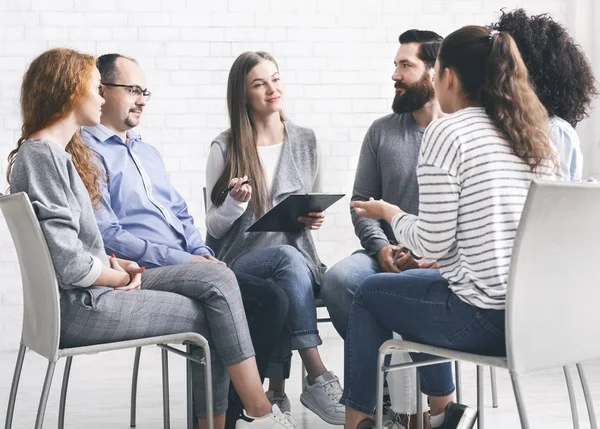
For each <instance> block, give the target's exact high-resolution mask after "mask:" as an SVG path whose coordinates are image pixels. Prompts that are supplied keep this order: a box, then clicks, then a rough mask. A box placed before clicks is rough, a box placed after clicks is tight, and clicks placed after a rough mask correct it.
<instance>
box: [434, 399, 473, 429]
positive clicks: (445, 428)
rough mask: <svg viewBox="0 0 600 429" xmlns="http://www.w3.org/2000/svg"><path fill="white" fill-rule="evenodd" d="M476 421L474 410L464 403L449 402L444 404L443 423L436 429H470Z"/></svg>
mask: <svg viewBox="0 0 600 429" xmlns="http://www.w3.org/2000/svg"><path fill="white" fill-rule="evenodd" d="M476 421H477V411H476V410H474V409H473V408H470V407H467V406H466V405H462V404H457V403H455V402H450V403H449V404H448V405H447V406H446V416H445V417H444V423H442V425H441V426H438V427H437V428H436V429H472V428H473V426H475V422H476Z"/></svg>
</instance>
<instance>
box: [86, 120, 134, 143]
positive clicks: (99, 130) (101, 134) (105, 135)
mask: <svg viewBox="0 0 600 429" xmlns="http://www.w3.org/2000/svg"><path fill="white" fill-rule="evenodd" d="M83 129H84V130H85V131H87V132H88V133H90V134H91V135H93V136H94V137H95V138H96V139H97V140H98V141H100V142H102V143H104V142H106V141H108V140H110V139H112V138H113V137H116V138H117V139H118V141H121V139H120V138H119V137H118V136H117V135H116V134H115V133H114V132H113V131H111V130H109V129H108V128H107V127H105V126H104V125H102V124H98V125H96V126H94V127H83ZM141 139H142V137H141V136H140V135H139V134H138V132H137V131H136V130H135V129H131V130H129V131H127V141H126V142H125V143H127V144H131V143H133V142H134V141H136V140H141Z"/></svg>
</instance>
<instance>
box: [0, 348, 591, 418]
mask: <svg viewBox="0 0 600 429" xmlns="http://www.w3.org/2000/svg"><path fill="white" fill-rule="evenodd" d="M321 353H322V356H323V358H324V361H325V362H326V364H327V365H328V367H329V368H330V369H332V370H333V371H334V372H335V373H336V374H338V375H340V377H341V376H343V343H342V341H341V340H340V339H333V338H327V339H326V341H325V344H324V345H323V346H322V347H321ZM133 354H134V352H133V350H126V351H121V352H111V353H105V354H102V355H94V356H81V357H76V358H74V359H73V367H72V370H71V383H70V388H69V395H68V399H67V412H66V424H65V427H66V428H83V427H85V428H86V429H99V428H120V429H127V428H128V427H129V395H130V382H131V368H132V362H133ZM294 359H295V362H294V365H293V369H292V379H291V380H290V381H289V384H288V389H287V390H288V394H289V396H290V398H291V400H292V414H293V415H294V417H295V419H296V420H297V421H298V423H299V424H300V425H301V426H302V427H303V428H307V429H308V428H310V429H313V428H315V429H317V428H333V426H330V425H328V424H326V423H324V422H322V421H321V420H320V419H319V418H318V417H316V416H315V415H313V414H312V413H311V412H309V411H307V410H306V409H304V408H303V406H302V405H301V404H300V401H299V396H300V363H299V360H298V358H297V356H295V358H294ZM15 360H16V352H15V353H6V352H5V353H0V404H1V408H0V424H1V423H2V422H4V418H5V413H6V404H7V402H8V394H9V388H10V383H11V380H12V374H13V370H14V364H15ZM63 365H64V363H63V362H59V364H58V365H57V370H56V372H55V379H54V383H53V385H52V391H51V394H50V400H49V402H48V408H47V412H46V419H45V421H44V427H45V428H55V427H56V424H57V414H58V411H57V410H58V399H59V391H60V384H61V383H60V382H61V377H62V371H63ZM463 368H464V369H463V373H464V376H463V389H464V402H466V403H468V404H471V405H473V406H475V404H476V399H475V398H476V396H475V369H474V367H472V366H471V365H466V364H465V365H464V366H463ZM585 368H586V371H587V374H588V379H589V383H590V386H591V389H592V393H593V396H594V397H595V399H596V401H595V406H596V409H597V410H600V361H597V362H590V363H587V364H586V365H585ZM170 369H171V371H170V376H171V383H170V387H171V427H172V428H182V429H183V428H185V380H184V362H183V359H182V358H179V357H178V356H173V355H171V356H170ZM45 370H46V361H44V359H42V358H40V357H39V356H38V355H36V354H35V353H32V352H29V353H27V355H26V357H25V365H24V368H23V374H22V377H21V384H20V389H19V395H18V397H17V406H16V410H15V417H14V422H13V428H15V429H22V428H23V429H24V428H32V427H33V425H34V422H35V413H36V409H37V405H38V401H39V395H40V391H41V386H42V382H43V378H44V373H45ZM572 374H573V375H574V376H576V371H575V370H573V371H572ZM576 380H577V379H576ZM488 385H489V384H488ZM523 386H524V390H525V397H526V402H527V406H528V411H529V415H530V420H531V424H532V428H544V429H547V428H569V427H572V424H571V420H570V418H571V417H570V409H569V405H568V398H567V392H566V388H565V386H564V376H563V372H562V370H560V369H556V370H550V371H544V372H542V373H539V374H535V375H532V376H528V377H526V378H525V379H524V380H523ZM575 386H576V389H577V394H578V404H579V416H580V417H579V419H580V423H581V428H589V427H590V425H589V420H588V419H587V414H586V410H585V407H584V401H583V395H582V394H581V390H580V389H579V383H576V384H575ZM498 389H499V398H500V407H499V408H498V409H493V408H492V407H491V394H490V391H489V389H486V401H487V406H486V413H485V427H486V428H487V429H500V428H502V429H506V428H517V427H519V421H518V417H517V412H516V407H515V402H514V400H513V398H512V389H511V385H510V380H509V378H508V374H507V373H506V372H505V371H502V370H498ZM161 398H162V396H161V375H160V350H159V349H158V348H156V347H147V348H145V349H144V350H143V352H142V360H141V366H140V381H139V397H138V419H137V427H138V428H139V429H151V428H156V429H159V428H162V399H161Z"/></svg>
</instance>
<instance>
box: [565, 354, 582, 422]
mask: <svg viewBox="0 0 600 429" xmlns="http://www.w3.org/2000/svg"><path fill="white" fill-rule="evenodd" d="M563 371H564V372H565V381H566V382H567V390H568V392H569V404H570V405H571V417H572V418H573V429H579V413H578V411H577V398H576V397H575V390H574V389H573V378H572V377H571V370H570V369H569V367H568V366H563Z"/></svg>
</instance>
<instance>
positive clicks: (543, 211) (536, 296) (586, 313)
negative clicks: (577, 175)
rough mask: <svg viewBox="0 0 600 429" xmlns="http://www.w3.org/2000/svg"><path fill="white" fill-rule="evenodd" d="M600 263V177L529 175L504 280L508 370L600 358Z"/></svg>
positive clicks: (547, 366)
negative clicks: (543, 178)
mask: <svg viewBox="0 0 600 429" xmlns="http://www.w3.org/2000/svg"><path fill="white" fill-rule="evenodd" d="M599 262H600V184H597V183H567V182H534V183H533V184H532V185H531V188H530V190H529V195H528V197H527V202H526V203H525V208H524V210H523V215H522V217H521V222H520V224H519V228H518V232H517V235H516V238H515V243H514V247H513V251H512V259H511V266H510V274H509V280H508V293H507V312H506V345H507V352H508V362H509V367H510V368H511V371H513V372H514V373H517V374H523V373H527V372H531V371H537V370H541V369H545V368H551V367H557V366H563V365H565V364H569V363H574V362H583V361H585V360H589V359H595V358H600V330H599V329H598V326H599V320H600V272H599V271H598V270H597V268H598V267H596V264H598V263H599ZM599 265H600V264H599Z"/></svg>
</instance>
